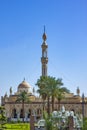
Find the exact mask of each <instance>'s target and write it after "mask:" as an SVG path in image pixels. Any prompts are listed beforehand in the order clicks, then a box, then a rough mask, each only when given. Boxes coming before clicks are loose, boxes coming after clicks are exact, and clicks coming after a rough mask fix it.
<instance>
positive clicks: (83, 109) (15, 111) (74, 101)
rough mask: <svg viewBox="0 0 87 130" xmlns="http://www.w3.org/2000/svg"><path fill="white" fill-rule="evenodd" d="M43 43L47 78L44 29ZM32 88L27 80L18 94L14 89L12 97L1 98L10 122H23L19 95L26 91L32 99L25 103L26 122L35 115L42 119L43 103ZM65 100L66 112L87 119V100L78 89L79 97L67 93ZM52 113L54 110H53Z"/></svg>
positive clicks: (19, 86) (44, 70)
mask: <svg viewBox="0 0 87 130" xmlns="http://www.w3.org/2000/svg"><path fill="white" fill-rule="evenodd" d="M42 38H43V43H42V45H41V48H42V57H41V64H42V76H47V75H48V74H47V67H48V66H47V64H48V54H47V53H48V51H47V49H48V45H47V43H46V39H47V36H46V33H45V28H44V33H43V36H42ZM30 88H32V89H33V87H32V86H31V85H30V84H29V83H27V82H26V81H25V79H24V80H23V81H22V82H21V83H20V84H19V85H18V87H17V92H15V93H14V94H13V92H12V88H10V90H9V91H10V95H9V96H8V95H7V94H5V95H4V96H2V97H1V105H3V106H4V107H5V114H6V116H7V118H8V119H10V120H14V121H17V120H20V121H22V118H23V109H22V103H21V102H17V98H18V95H19V94H20V93H21V92H23V91H25V92H26V93H27V95H28V97H29V99H30V101H31V102H25V103H24V120H25V121H29V120H30V115H31V114H33V115H35V116H36V117H37V118H39V117H41V115H42V113H43V101H42V99H41V98H40V97H37V96H35V95H34V93H31V92H30ZM64 97H65V98H64V99H62V100H61V104H60V107H62V106H64V107H65V109H66V110H74V111H75V112H76V113H82V114H83V115H85V116H86V117H87V98H84V99H83V98H82V97H81V96H80V90H79V88H77V95H74V94H73V93H65V95H64ZM51 106H52V104H51V102H50V110H51ZM54 108H55V110H58V102H57V100H56V99H55V106H54ZM45 110H47V101H45ZM51 111H52V110H51Z"/></svg>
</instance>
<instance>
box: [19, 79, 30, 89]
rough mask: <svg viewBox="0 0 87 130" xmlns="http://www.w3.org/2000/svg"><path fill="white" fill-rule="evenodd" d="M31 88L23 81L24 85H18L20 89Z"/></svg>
mask: <svg viewBox="0 0 87 130" xmlns="http://www.w3.org/2000/svg"><path fill="white" fill-rule="evenodd" d="M30 87H31V86H30V85H29V83H27V82H26V81H25V80H24V81H22V83H20V84H19V85H18V89H19V88H30Z"/></svg>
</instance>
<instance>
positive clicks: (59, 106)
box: [58, 100, 60, 111]
mask: <svg viewBox="0 0 87 130" xmlns="http://www.w3.org/2000/svg"><path fill="white" fill-rule="evenodd" d="M58 110H59V111H60V100H58Z"/></svg>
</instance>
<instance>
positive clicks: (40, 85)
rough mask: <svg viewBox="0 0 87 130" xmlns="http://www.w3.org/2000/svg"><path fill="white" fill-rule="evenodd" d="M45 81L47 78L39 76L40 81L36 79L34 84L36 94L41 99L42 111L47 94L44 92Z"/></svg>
mask: <svg viewBox="0 0 87 130" xmlns="http://www.w3.org/2000/svg"><path fill="white" fill-rule="evenodd" d="M47 79H48V77H47V76H41V77H40V79H38V80H37V83H36V85H37V86H38V90H37V92H38V93H39V94H40V96H41V97H42V99H43V110H44V109H45V100H46V98H47V93H46V91H45V87H46V81H47Z"/></svg>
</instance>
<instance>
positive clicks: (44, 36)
mask: <svg viewBox="0 0 87 130" xmlns="http://www.w3.org/2000/svg"><path fill="white" fill-rule="evenodd" d="M46 39H47V36H46V34H45V25H44V34H43V40H44V41H46Z"/></svg>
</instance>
